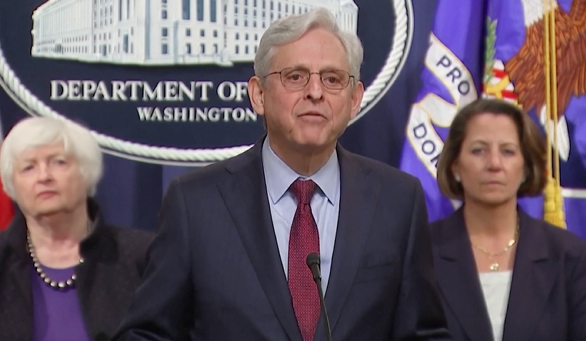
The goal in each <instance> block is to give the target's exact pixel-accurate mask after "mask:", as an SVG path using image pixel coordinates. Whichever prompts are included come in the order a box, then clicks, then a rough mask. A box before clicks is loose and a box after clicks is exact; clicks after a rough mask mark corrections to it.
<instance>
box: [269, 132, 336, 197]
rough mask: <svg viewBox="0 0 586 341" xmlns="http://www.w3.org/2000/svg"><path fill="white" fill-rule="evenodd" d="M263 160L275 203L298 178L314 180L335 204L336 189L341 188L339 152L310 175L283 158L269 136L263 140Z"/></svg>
mask: <svg viewBox="0 0 586 341" xmlns="http://www.w3.org/2000/svg"><path fill="white" fill-rule="evenodd" d="M262 160H263V168H264V172H265V181H266V184H267V190H268V194H269V198H270V200H271V202H272V203H273V204H276V203H277V202H278V201H279V200H281V198H282V197H283V195H284V194H285V193H286V192H287V190H288V189H289V186H291V184H292V183H293V181H295V180H297V179H298V178H301V179H311V180H313V181H314V182H315V183H316V184H317V185H318V187H319V188H320V189H321V191H322V192H323V193H324V195H325V196H326V197H327V198H328V201H329V202H330V203H331V204H333V202H334V198H335V196H336V191H337V190H338V189H339V186H338V183H339V178H340V176H339V174H340V167H339V165H338V153H337V152H336V151H335V150H334V152H333V153H332V155H331V156H330V158H329V159H328V161H327V162H326V163H325V165H323V166H322V167H321V168H320V169H319V170H318V171H317V172H316V173H315V174H313V175H312V176H310V177H306V176H303V175H300V174H298V173H297V172H295V171H294V170H293V169H291V167H289V166H288V165H287V164H286V163H285V162H284V161H283V160H281V159H280V158H279V157H278V156H277V154H275V152H274V151H273V149H272V148H271V146H270V145H269V138H268V136H267V138H266V139H265V140H264V142H263V146H262Z"/></svg>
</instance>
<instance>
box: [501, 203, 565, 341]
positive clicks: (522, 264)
mask: <svg viewBox="0 0 586 341" xmlns="http://www.w3.org/2000/svg"><path fill="white" fill-rule="evenodd" d="M519 217H520V226H519V241H518V245H517V252H516V254H515V266H514V270H513V279H512V282H511V291H510V296H509V305H508V308H507V316H506V318H505V326H504V335H503V341H528V340H529V339H530V337H531V335H533V332H534V330H535V327H536V324H537V323H538V322H539V320H540V316H541V315H542V314H543V310H544V309H546V304H547V298H548V297H549V294H550V292H551V290H552V288H553V284H554V281H555V279H556V278H557V277H558V276H557V274H556V273H557V272H559V271H560V269H561V268H560V267H559V266H558V264H556V262H554V261H552V260H551V259H550V257H549V254H548V250H547V248H546V247H545V245H547V244H548V242H547V237H546V235H545V234H544V233H543V230H542V229H541V228H540V227H541V226H540V225H541V224H543V222H541V221H538V220H535V219H533V218H531V217H529V216H528V215H527V214H525V213H524V212H523V211H522V210H521V209H519Z"/></svg>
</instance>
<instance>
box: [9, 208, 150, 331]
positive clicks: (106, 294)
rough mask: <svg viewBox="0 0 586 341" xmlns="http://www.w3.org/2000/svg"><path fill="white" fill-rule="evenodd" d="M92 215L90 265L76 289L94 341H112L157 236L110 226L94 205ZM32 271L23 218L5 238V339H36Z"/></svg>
mask: <svg viewBox="0 0 586 341" xmlns="http://www.w3.org/2000/svg"><path fill="white" fill-rule="evenodd" d="M88 211H89V214H90V217H91V218H92V220H93V221H94V229H93V231H92V233H91V234H90V235H89V236H88V237H87V238H86V239H85V240H83V241H82V242H81V244H80V253H81V255H82V257H83V258H84V263H82V264H79V265H78V266H76V268H75V273H76V276H77V282H76V288H77V295H78V298H79V302H80V305H81V310H82V312H83V320H84V322H85V326H86V330H87V332H88V334H89V337H90V340H92V341H94V340H95V341H106V340H109V339H110V338H111V337H112V335H113V333H114V332H115V330H116V328H117V327H118V324H119V323H120V321H121V320H122V317H123V316H124V314H125V313H126V310H127V309H128V307H129V306H130V302H131V301H132V298H133V295H134V291H135V289H136V288H137V286H138V285H139V282H140V279H141V277H142V273H143V271H144V267H145V264H146V254H147V249H148V247H149V245H150V243H151V241H152V239H153V237H154V235H153V234H152V233H150V232H146V231H140V230H134V229H127V228H117V227H114V226H111V225H108V224H106V223H105V222H104V220H103V218H102V216H101V214H100V210H99V207H98V205H97V204H96V203H95V202H94V201H92V200H90V201H88ZM32 267H33V264H32V260H31V257H30V255H29V254H28V252H27V247H26V222H25V219H24V216H23V215H22V214H18V215H16V216H15V217H14V219H13V220H12V222H11V223H10V225H9V227H8V229H7V230H5V231H3V232H1V233H0V340H3V341H28V340H30V339H31V337H32V328H33V302H32V289H31V269H32Z"/></svg>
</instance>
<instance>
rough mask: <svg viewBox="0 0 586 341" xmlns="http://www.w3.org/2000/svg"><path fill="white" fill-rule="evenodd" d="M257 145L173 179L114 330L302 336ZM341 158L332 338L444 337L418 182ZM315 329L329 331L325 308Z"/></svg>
mask: <svg viewBox="0 0 586 341" xmlns="http://www.w3.org/2000/svg"><path fill="white" fill-rule="evenodd" d="M261 145H262V141H259V142H257V144H256V145H255V146H254V148H252V149H251V150H249V151H247V152H245V153H243V154H241V155H239V156H237V157H235V158H233V159H230V160H227V161H224V162H220V163H216V164H214V165H211V166H209V167H206V168H204V169H200V170H197V171H194V172H192V173H189V174H186V175H184V176H181V177H179V178H177V179H175V180H174V181H173V182H172V183H171V185H170V187H169V190H168V192H167V194H166V197H165V199H164V202H163V208H162V211H161V226H160V232H159V235H158V236H157V237H156V238H155V241H154V242H153V245H152V246H151V250H150V252H151V259H150V262H149V264H148V266H147V270H146V273H145V278H144V281H143V284H142V285H141V286H140V287H139V289H138V290H137V292H136V297H135V300H134V302H133V305H132V307H131V308H130V311H129V314H128V316H127V317H126V318H125V320H124V322H123V324H122V327H121V335H120V337H119V338H117V339H116V340H119V341H120V340H127V341H130V340H173V341H179V340H186V339H188V338H189V337H188V336H186V333H188V330H191V337H192V338H193V339H195V340H198V341H202V340H206V341H220V340H221V341H231V340H233V341H279V340H292V341H300V340H301V334H300V332H299V328H298V326H297V321H296V319H295V315H294V312H293V307H292V304H291V296H290V292H289V289H288V286H287V280H286V277H285V273H284V270H283V266H282V264H281V259H280V256H279V252H278V246H277V242H276V238H275V234H274V230H273V224H272V220H271V215H270V208H269V203H268V198H267V192H266V186H265V181H264V175H263V168H262V160H261ZM338 156H339V162H340V167H341V168H340V169H341V199H340V216H339V224H338V230H337V235H336V240H335V249H334V253H333V262H332V269H331V275H330V279H329V285H328V288H327V293H326V297H325V302H326V306H327V309H328V314H329V318H330V323H331V328H332V333H333V339H334V340H337V341H343V340H347V341H350V340H352V341H354V340H368V341H377V340H447V339H449V338H448V337H447V336H446V335H447V331H446V324H445V319H444V316H443V313H442V310H441V302H440V301H439V298H438V296H437V292H436V282H435V279H434V274H433V269H432V255H431V243H430V238H429V230H428V224H427V213H426V208H425V202H424V198H423V192H422V189H421V185H420V184H419V182H418V181H417V180H416V179H415V178H413V177H411V176H409V175H407V174H404V173H402V172H400V171H398V170H396V169H394V168H391V167H389V166H387V165H384V164H382V163H379V162H376V161H372V160H368V159H366V158H363V157H360V156H357V155H354V154H351V153H349V152H347V151H345V150H343V149H342V148H338ZM308 271H309V270H308ZM316 290H317V289H316ZM315 335H316V337H315V340H325V330H324V322H323V317H321V320H320V322H319V325H318V328H317V331H316V334H315Z"/></svg>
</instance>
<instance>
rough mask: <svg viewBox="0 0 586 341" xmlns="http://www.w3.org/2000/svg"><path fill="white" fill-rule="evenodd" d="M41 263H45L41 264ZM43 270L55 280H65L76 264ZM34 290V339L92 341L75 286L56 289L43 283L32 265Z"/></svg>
mask: <svg viewBox="0 0 586 341" xmlns="http://www.w3.org/2000/svg"><path fill="white" fill-rule="evenodd" d="M41 266H42V265H41ZM42 268H43V271H45V273H46V274H47V276H49V277H50V278H51V279H53V280H55V281H66V280H67V279H69V278H71V275H73V273H74V269H75V268H74V267H71V268H67V269H52V268H48V267H46V266H42ZM31 269H32V270H31V276H32V278H31V279H32V281H31V283H32V293H33V338H32V341H90V339H89V337H88V334H87V331H86V329H85V323H84V321H83V315H82V312H81V307H80V305H79V300H78V299H77V290H76V289H75V288H68V289H54V288H51V287H49V286H48V285H47V284H45V283H44V282H43V280H42V279H41V277H40V276H39V275H38V274H37V272H36V270H35V268H34V267H32V266H31Z"/></svg>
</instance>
